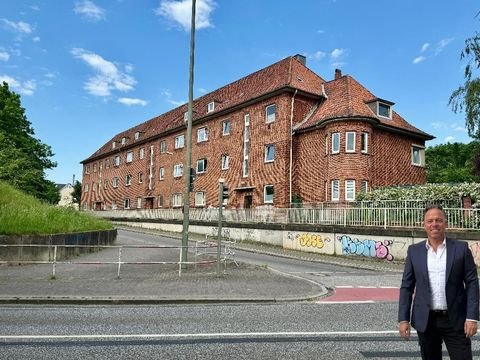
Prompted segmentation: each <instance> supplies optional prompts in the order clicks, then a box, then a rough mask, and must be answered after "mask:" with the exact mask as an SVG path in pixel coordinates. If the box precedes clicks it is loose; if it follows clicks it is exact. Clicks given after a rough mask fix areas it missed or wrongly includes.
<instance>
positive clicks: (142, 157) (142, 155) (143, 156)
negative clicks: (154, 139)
mask: <svg viewBox="0 0 480 360" xmlns="http://www.w3.org/2000/svg"><path fill="white" fill-rule="evenodd" d="M138 157H139V158H140V160H142V159H144V158H145V148H144V147H142V148H140V150H138Z"/></svg>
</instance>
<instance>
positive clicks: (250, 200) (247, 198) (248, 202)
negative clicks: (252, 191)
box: [243, 195, 253, 209]
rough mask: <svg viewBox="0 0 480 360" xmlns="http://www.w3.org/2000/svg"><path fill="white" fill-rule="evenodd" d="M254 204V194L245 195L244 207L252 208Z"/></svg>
mask: <svg viewBox="0 0 480 360" xmlns="http://www.w3.org/2000/svg"><path fill="white" fill-rule="evenodd" d="M252 204H253V196H252V195H245V198H244V200H243V208H244V209H251V208H252Z"/></svg>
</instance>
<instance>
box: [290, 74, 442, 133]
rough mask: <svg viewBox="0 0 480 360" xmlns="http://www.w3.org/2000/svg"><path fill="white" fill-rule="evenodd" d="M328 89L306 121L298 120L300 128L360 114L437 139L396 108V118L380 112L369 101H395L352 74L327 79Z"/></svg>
mask: <svg viewBox="0 0 480 360" xmlns="http://www.w3.org/2000/svg"><path fill="white" fill-rule="evenodd" d="M325 92H326V94H327V99H326V100H325V101H323V102H322V103H321V104H320V106H319V107H318V108H317V109H316V111H315V112H314V113H313V114H312V115H311V116H310V117H309V118H308V119H307V120H306V121H304V122H301V123H299V124H297V128H296V130H300V131H301V130H306V129H308V128H311V127H314V126H318V125H321V124H322V123H323V122H325V121H328V120H334V119H345V118H352V117H360V118H370V119H373V120H375V121H377V122H378V123H379V124H381V125H385V126H386V127H389V128H392V129H398V130H403V131H407V132H410V133H413V135H417V136H420V137H422V138H425V139H433V136H431V135H430V134H427V133H425V132H423V131H421V130H419V129H417V128H416V127H414V126H413V125H411V124H409V123H408V122H407V121H406V120H405V119H403V118H402V117H401V116H400V115H399V114H397V113H396V112H395V111H393V112H392V119H386V118H382V117H380V116H377V114H376V113H374V112H373V111H372V110H371V108H370V107H369V106H368V105H367V104H368V103H371V102H374V101H381V102H386V103H388V104H393V103H392V102H390V101H386V100H382V99H380V98H378V97H376V96H375V95H373V94H372V93H371V92H370V91H368V90H367V89H366V88H365V87H364V86H362V85H361V84H360V83H359V82H358V81H356V80H355V79H354V78H353V77H351V76H348V75H345V76H341V77H339V78H338V79H335V80H332V81H329V82H327V83H326V84H325Z"/></svg>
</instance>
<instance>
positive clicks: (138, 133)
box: [135, 131, 140, 140]
mask: <svg viewBox="0 0 480 360" xmlns="http://www.w3.org/2000/svg"><path fill="white" fill-rule="evenodd" d="M138 139H140V132H139V131H137V132H136V133H135V140H138Z"/></svg>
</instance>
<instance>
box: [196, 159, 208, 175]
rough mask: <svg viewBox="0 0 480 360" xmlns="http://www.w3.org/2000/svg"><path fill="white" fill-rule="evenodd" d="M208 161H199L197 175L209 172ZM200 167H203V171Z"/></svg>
mask: <svg viewBox="0 0 480 360" xmlns="http://www.w3.org/2000/svg"><path fill="white" fill-rule="evenodd" d="M207 163H208V162H207V159H205V158H203V159H198V160H197V166H196V173H197V174H203V173H205V172H207ZM200 167H202V169H200Z"/></svg>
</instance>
